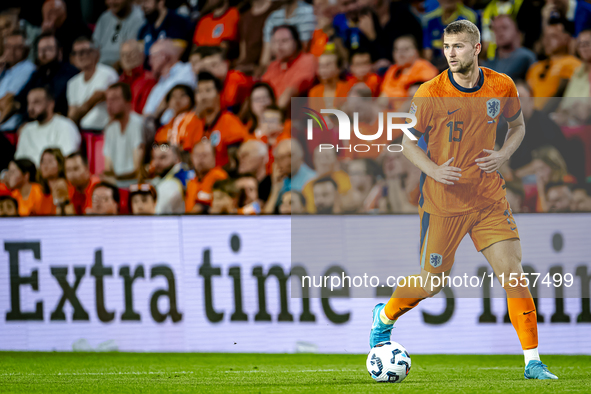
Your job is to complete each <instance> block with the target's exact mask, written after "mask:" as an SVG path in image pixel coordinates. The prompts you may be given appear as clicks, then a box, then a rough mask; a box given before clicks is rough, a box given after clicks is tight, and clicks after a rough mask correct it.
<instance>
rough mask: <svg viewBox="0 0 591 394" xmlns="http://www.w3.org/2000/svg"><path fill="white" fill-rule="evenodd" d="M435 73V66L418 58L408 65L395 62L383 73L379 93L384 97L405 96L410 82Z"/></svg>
mask: <svg viewBox="0 0 591 394" xmlns="http://www.w3.org/2000/svg"><path fill="white" fill-rule="evenodd" d="M437 74H438V71H437V68H435V66H434V65H432V64H431V63H430V62H428V61H426V60H423V59H418V60H417V61H416V62H414V63H413V64H412V65H411V66H409V67H400V66H398V65H396V64H395V65H393V66H391V67H390V68H389V69H388V71H386V75H384V81H383V82H382V93H381V94H382V95H383V96H385V97H406V96H407V92H408V88H409V87H410V86H411V85H412V84H414V83H417V82H425V81H428V80H430V79H431V78H435V77H436V76H437Z"/></svg>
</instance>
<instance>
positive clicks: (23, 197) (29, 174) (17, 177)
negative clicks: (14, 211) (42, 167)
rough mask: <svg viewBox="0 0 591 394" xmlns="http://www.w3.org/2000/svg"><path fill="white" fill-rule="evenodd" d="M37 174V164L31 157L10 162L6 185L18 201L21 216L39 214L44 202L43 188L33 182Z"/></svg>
mask: <svg viewBox="0 0 591 394" xmlns="http://www.w3.org/2000/svg"><path fill="white" fill-rule="evenodd" d="M36 175H37V169H36V168H35V164H33V162H32V161H31V160H29V159H20V160H13V161H11V162H10V164H8V172H7V173H6V186H8V187H9V188H10V189H12V192H11V195H12V197H13V198H14V199H15V200H16V201H17V203H18V214H19V216H33V215H38V214H39V211H40V208H41V205H42V203H43V189H42V188H41V185H39V184H38V183H34V182H32V181H33V180H35V177H36Z"/></svg>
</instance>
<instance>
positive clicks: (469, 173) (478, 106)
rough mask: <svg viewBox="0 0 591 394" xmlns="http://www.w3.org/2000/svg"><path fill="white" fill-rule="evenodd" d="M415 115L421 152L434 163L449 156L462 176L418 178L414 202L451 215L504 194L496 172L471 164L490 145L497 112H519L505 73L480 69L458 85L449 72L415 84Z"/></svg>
mask: <svg viewBox="0 0 591 394" xmlns="http://www.w3.org/2000/svg"><path fill="white" fill-rule="evenodd" d="M410 112H411V113H414V114H415V116H416V118H417V124H416V125H415V126H414V128H413V129H411V130H412V131H413V133H414V134H415V136H416V137H419V136H420V135H424V137H425V141H426V142H427V156H429V158H430V159H431V160H432V161H433V162H434V163H435V164H437V165H441V164H443V163H444V162H446V161H447V160H449V159H451V158H452V157H453V158H454V160H453V161H452V162H451V164H450V166H453V167H459V168H461V170H462V176H461V178H460V180H459V181H454V183H455V184H454V185H444V184H443V183H439V182H436V181H435V180H434V179H433V178H430V177H427V176H426V175H425V174H424V173H423V174H421V178H420V189H421V196H420V198H419V206H420V207H422V208H423V209H424V210H425V211H426V212H428V213H431V214H434V215H438V216H457V215H463V214H467V213H471V212H475V211H479V210H482V209H483V208H485V207H487V206H489V205H492V204H494V203H495V202H497V201H499V200H501V199H503V198H504V197H505V181H504V180H503V178H502V176H501V174H500V173H499V172H495V173H492V174H487V173H485V172H484V171H482V170H481V169H480V167H478V166H477V165H476V162H475V160H476V159H477V158H481V157H486V156H488V154H487V153H485V152H483V149H489V150H493V149H494V146H495V137H496V128H497V124H498V122H499V119H500V116H501V115H502V116H504V117H505V118H506V119H507V120H508V121H510V122H511V121H513V120H515V119H517V118H518V117H519V115H520V114H521V106H520V104H519V99H518V95H517V89H516V87H515V84H514V83H513V80H511V78H509V77H508V76H507V75H505V74H500V73H497V72H495V71H493V70H490V69H488V68H484V67H482V68H480V78H479V81H478V84H477V85H476V86H475V87H473V88H470V89H466V88H463V87H461V86H460V85H459V84H457V83H456V82H455V80H454V79H453V75H452V73H451V71H449V70H447V71H444V72H443V73H441V74H439V75H438V76H437V77H435V78H434V79H432V80H431V81H429V82H426V83H424V84H423V85H421V87H420V88H419V90H418V91H417V93H416V95H415V97H414V98H413V102H412V104H411V110H410Z"/></svg>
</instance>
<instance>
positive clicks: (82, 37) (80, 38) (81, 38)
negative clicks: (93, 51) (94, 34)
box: [72, 36, 94, 48]
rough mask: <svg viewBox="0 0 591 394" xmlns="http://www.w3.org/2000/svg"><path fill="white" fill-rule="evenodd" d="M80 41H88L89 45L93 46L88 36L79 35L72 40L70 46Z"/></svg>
mask: <svg viewBox="0 0 591 394" xmlns="http://www.w3.org/2000/svg"><path fill="white" fill-rule="evenodd" d="M81 42H89V43H90V46H92V47H93V48H94V42H93V41H92V40H91V39H90V37H88V36H80V37H78V38H76V39H75V40H74V42H73V43H72V48H73V47H74V45H75V44H80V43H81Z"/></svg>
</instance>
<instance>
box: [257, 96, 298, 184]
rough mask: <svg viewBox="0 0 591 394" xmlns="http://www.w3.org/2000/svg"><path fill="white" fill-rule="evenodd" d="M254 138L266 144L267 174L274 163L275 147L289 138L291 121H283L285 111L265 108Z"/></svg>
mask: <svg viewBox="0 0 591 394" xmlns="http://www.w3.org/2000/svg"><path fill="white" fill-rule="evenodd" d="M255 137H256V138H257V139H259V140H260V141H262V142H264V143H265V144H267V147H268V149H269V161H268V162H267V172H268V173H271V167H272V165H273V162H274V161H275V159H274V157H273V151H274V150H275V147H276V146H277V144H278V143H279V142H281V141H283V140H285V139H289V138H291V121H290V120H286V119H285V111H283V110H282V109H281V108H279V107H278V106H276V105H269V106H268V107H267V108H265V109H264V111H263V120H262V123H261V130H260V134H255Z"/></svg>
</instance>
